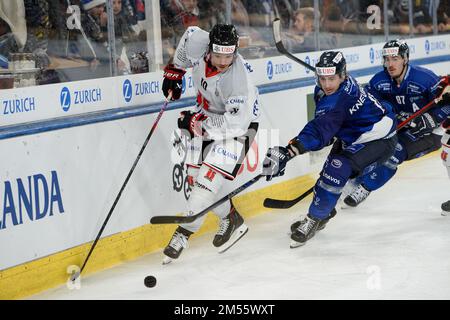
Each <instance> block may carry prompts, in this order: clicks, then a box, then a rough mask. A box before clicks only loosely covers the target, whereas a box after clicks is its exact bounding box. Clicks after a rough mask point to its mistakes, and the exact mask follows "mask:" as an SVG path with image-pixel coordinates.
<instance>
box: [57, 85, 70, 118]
mask: <svg viewBox="0 0 450 320" xmlns="http://www.w3.org/2000/svg"><path fill="white" fill-rule="evenodd" d="M59 100H60V103H61V108H62V109H63V111H64V112H67V111H69V109H70V105H71V98H70V90H69V88H67V87H64V88H63V89H62V90H61V94H60V97H59Z"/></svg>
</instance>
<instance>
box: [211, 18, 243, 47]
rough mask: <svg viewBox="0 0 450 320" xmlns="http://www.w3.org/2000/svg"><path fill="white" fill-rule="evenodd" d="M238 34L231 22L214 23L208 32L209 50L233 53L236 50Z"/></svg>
mask: <svg viewBox="0 0 450 320" xmlns="http://www.w3.org/2000/svg"><path fill="white" fill-rule="evenodd" d="M238 43H239V35H238V33H237V30H236V28H235V27H234V26H233V25H231V24H216V25H215V26H214V27H213V28H212V29H211V32H210V33H209V50H210V51H211V52H214V53H221V54H232V53H233V54H234V53H236V52H237V48H238Z"/></svg>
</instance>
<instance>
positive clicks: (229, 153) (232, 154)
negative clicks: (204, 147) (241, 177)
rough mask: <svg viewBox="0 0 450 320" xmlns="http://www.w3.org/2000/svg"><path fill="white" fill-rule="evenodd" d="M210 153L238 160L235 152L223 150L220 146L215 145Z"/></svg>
mask: <svg viewBox="0 0 450 320" xmlns="http://www.w3.org/2000/svg"><path fill="white" fill-rule="evenodd" d="M212 152H215V153H217V154H219V155H222V156H224V157H226V158H229V159H232V160H235V161H237V160H238V155H237V154H236V153H235V152H232V151H230V150H227V149H225V148H224V147H222V146H220V145H215V146H214V148H213V150H212Z"/></svg>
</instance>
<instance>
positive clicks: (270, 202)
mask: <svg viewBox="0 0 450 320" xmlns="http://www.w3.org/2000/svg"><path fill="white" fill-rule="evenodd" d="M313 190H314V187H311V188H309V189H308V190H306V191H305V192H303V193H302V194H301V195H300V196H298V197H297V198H295V199H292V200H279V199H272V198H266V199H265V200H264V207H266V208H273V209H288V208H290V207H293V206H294V205H296V204H297V203H298V202H300V201H302V200H303V199H304V198H306V197H307V196H309V195H310V194H311V193H312V192H313Z"/></svg>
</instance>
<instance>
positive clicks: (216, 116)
mask: <svg viewBox="0 0 450 320" xmlns="http://www.w3.org/2000/svg"><path fill="white" fill-rule="evenodd" d="M208 45H209V33H208V32H206V31H204V30H202V29H200V28H198V27H190V28H188V29H187V30H186V32H185V33H184V35H183V37H182V38H181V40H180V43H179V44H178V47H177V50H176V53H175V57H174V64H175V66H177V67H178V68H184V69H186V68H190V67H192V78H193V82H194V85H195V88H196V89H197V109H196V111H198V112H202V113H204V114H205V115H207V116H208V118H207V119H206V120H205V121H203V129H205V131H206V132H207V134H208V136H209V138H211V139H213V140H221V139H229V138H233V137H238V136H241V135H243V134H245V133H246V132H247V129H248V127H249V125H250V123H251V122H254V121H255V120H256V119H257V118H258V117H259V114H260V107H259V102H258V89H257V88H256V87H255V85H254V84H253V83H252V81H251V79H250V74H249V70H248V68H247V66H246V62H245V60H244V59H243V58H242V56H241V55H239V54H237V55H236V58H235V59H234V62H233V64H232V65H231V66H230V67H229V68H228V69H227V70H226V71H225V72H217V71H213V70H211V68H210V67H209V66H208V63H207V62H206V61H205V60H206V56H207V54H208Z"/></svg>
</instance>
